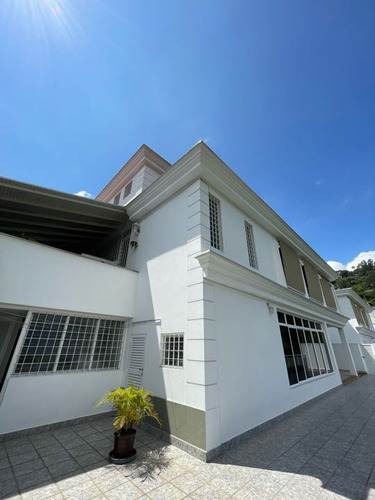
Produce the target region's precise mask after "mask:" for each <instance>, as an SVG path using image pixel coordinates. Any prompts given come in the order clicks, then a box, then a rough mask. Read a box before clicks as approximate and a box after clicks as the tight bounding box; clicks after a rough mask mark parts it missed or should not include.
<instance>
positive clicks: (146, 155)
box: [96, 144, 171, 203]
mask: <svg viewBox="0 0 375 500" xmlns="http://www.w3.org/2000/svg"><path fill="white" fill-rule="evenodd" d="M146 166H147V167H150V168H152V169H153V170H154V171H155V172H156V173H158V174H159V175H162V174H163V173H164V172H165V171H166V170H168V169H169V168H170V166H171V164H170V163H168V162H167V160H165V159H164V158H163V157H162V156H160V155H158V154H157V153H156V152H155V151H153V150H152V149H151V148H149V147H148V146H146V144H143V145H142V146H141V147H140V148H139V149H138V151H137V152H136V153H134V155H133V156H132V157H131V158H130V160H128V161H127V162H126V163H125V165H124V166H123V167H122V169H121V170H120V171H119V172H118V173H117V174H116V175H115V176H114V177H113V178H112V179H111V180H110V181H109V182H108V184H107V185H106V186H105V188H104V189H102V191H101V192H100V193H99V194H98V196H97V197H96V199H97V200H99V201H105V202H107V203H108V202H110V201H111V200H112V199H113V198H114V197H115V196H116V194H117V193H118V192H119V191H121V189H122V188H123V187H124V186H126V185H127V184H128V183H129V182H130V181H131V180H132V179H133V177H134V176H135V175H136V174H137V173H138V172H139V171H140V170H141V169H142V168H143V167H146Z"/></svg>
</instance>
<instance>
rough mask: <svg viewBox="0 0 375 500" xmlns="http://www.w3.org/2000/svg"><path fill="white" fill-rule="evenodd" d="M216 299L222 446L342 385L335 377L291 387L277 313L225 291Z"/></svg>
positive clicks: (221, 289)
mask: <svg viewBox="0 0 375 500" xmlns="http://www.w3.org/2000/svg"><path fill="white" fill-rule="evenodd" d="M214 295H215V325H216V344H217V359H218V363H217V365H218V390H219V408H220V440H221V442H225V441H227V440H228V439H231V438H232V437H234V436H236V435H238V434H240V433H242V432H245V431H247V430H248V429H251V428H252V427H255V426H257V425H259V424H261V423H263V422H265V421H267V420H269V419H271V418H273V417H276V416H277V415H280V414H282V413H284V412H286V411H288V410H290V409H291V408H294V407H295V406H298V405H300V404H302V403H304V402H305V401H308V400H309V399H311V398H314V397H315V396H318V395H319V394H322V393H324V392H326V391H328V390H330V389H332V388H333V387H336V386H338V385H340V384H341V379H340V376H339V374H338V373H337V372H334V373H331V374H329V375H325V376H321V377H319V378H314V379H310V380H308V381H305V382H302V383H300V384H298V385H295V386H290V385H289V380H288V374H287V369H286V364H285V358H284V352H283V347H282V342H281V335H280V330H279V325H278V319H277V314H276V311H275V312H274V313H273V314H270V313H269V311H268V308H267V304H266V302H264V301H262V300H260V299H256V298H253V297H251V296H249V295H246V294H243V293H241V292H236V291H234V290H230V289H227V288H224V287H220V286H215V293H214ZM326 338H327V336H326ZM327 345H328V347H329V348H331V346H330V345H329V340H328V339H327ZM331 358H332V355H331ZM332 361H333V365H335V363H334V360H332Z"/></svg>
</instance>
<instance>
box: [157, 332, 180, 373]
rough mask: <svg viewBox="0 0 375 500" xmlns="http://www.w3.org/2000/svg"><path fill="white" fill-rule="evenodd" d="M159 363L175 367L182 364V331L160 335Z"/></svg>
mask: <svg viewBox="0 0 375 500" xmlns="http://www.w3.org/2000/svg"><path fill="white" fill-rule="evenodd" d="M160 364H161V365H162V366H175V367H182V366H183V365H184V335H183V333H177V334H172V335H164V334H163V335H162V336H161V351H160Z"/></svg>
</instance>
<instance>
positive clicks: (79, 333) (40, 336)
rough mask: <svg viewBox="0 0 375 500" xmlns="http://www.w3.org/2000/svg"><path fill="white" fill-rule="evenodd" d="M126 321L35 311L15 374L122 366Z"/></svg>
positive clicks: (105, 368) (104, 368)
mask: <svg viewBox="0 0 375 500" xmlns="http://www.w3.org/2000/svg"><path fill="white" fill-rule="evenodd" d="M124 332H125V321H117V320H109V319H99V318H90V317H82V316H69V315H62V314H47V313H33V314H32V317H31V321H30V324H29V326H28V330H27V333H26V337H25V340H24V342H23V346H22V348H21V352H20V353H19V356H18V360H17V364H16V367H15V371H14V373H15V374H20V375H21V374H23V375H24V374H28V373H30V374H31V373H34V374H35V373H55V372H62V371H64V372H66V371H76V370H109V369H118V368H120V361H121V357H122V351H123V344H124Z"/></svg>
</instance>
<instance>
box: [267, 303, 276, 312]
mask: <svg viewBox="0 0 375 500" xmlns="http://www.w3.org/2000/svg"><path fill="white" fill-rule="evenodd" d="M267 307H268V311H269V313H270V314H273V313H274V312H275V308H274V307H273V305H272V304H270V303H269V302H267Z"/></svg>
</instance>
